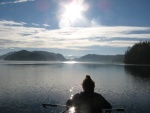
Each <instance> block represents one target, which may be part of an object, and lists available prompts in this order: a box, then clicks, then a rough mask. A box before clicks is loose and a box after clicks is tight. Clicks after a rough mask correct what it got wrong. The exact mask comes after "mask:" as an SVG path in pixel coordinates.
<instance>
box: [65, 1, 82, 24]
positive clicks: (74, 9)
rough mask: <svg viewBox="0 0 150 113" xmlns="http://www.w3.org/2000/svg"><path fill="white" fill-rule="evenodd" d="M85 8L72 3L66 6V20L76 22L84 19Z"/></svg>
mask: <svg viewBox="0 0 150 113" xmlns="http://www.w3.org/2000/svg"><path fill="white" fill-rule="evenodd" d="M82 11H83V6H82V4H78V3H77V2H72V3H71V4H68V5H66V6H65V11H64V14H63V17H64V18H68V19H69V20H70V21H75V20H76V19H78V18H81V17H82Z"/></svg>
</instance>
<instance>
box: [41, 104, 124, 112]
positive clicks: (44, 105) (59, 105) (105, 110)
mask: <svg viewBox="0 0 150 113" xmlns="http://www.w3.org/2000/svg"><path fill="white" fill-rule="evenodd" d="M42 106H43V107H44V108H47V106H51V107H66V109H65V110H64V111H62V112H61V113H65V112H66V111H67V110H68V108H69V107H70V106H66V105H61V104H42ZM113 110H115V111H117V112H124V111H125V110H124V109H123V108H112V109H103V111H104V113H107V112H110V111H113Z"/></svg>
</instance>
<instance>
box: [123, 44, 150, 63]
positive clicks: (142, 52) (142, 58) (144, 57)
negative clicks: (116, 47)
mask: <svg viewBox="0 0 150 113" xmlns="http://www.w3.org/2000/svg"><path fill="white" fill-rule="evenodd" d="M124 62H125V64H150V41H144V42H138V43H136V44H134V45H133V46H132V47H131V48H128V50H127V51H126V53H125V59H124Z"/></svg>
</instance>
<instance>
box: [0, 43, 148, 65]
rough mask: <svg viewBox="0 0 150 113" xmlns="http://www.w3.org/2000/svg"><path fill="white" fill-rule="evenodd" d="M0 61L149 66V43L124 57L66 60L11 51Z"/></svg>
mask: <svg viewBox="0 0 150 113" xmlns="http://www.w3.org/2000/svg"><path fill="white" fill-rule="evenodd" d="M0 59H1V60H14V61H66V60H75V61H81V62H106V63H125V64H150V41H145V42H139V43H136V44H134V45H133V46H132V47H130V48H128V49H127V51H126V52H125V55H97V54H87V55H85V56H82V57H79V58H75V59H66V58H65V57H64V56H63V55H62V54H59V53H57V54H56V53H52V52H46V51H27V50H21V51H13V52H9V53H7V54H4V55H2V56H0Z"/></svg>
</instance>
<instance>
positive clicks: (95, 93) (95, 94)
mask: <svg viewBox="0 0 150 113" xmlns="http://www.w3.org/2000/svg"><path fill="white" fill-rule="evenodd" d="M94 96H101V97H102V95H101V94H100V93H97V92H94Z"/></svg>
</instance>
